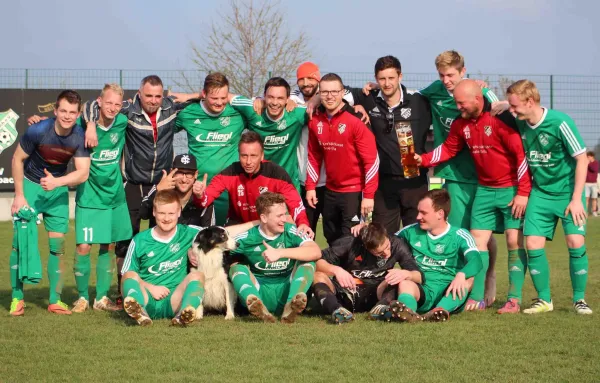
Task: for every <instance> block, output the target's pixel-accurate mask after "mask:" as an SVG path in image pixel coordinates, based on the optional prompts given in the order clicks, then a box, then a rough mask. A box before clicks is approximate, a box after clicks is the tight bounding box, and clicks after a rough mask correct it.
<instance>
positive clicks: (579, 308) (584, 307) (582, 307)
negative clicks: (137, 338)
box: [11, 299, 592, 315]
mask: <svg viewBox="0 0 600 383" xmlns="http://www.w3.org/2000/svg"><path fill="white" fill-rule="evenodd" d="M11 308H12V305H11ZM573 308H574V309H575V312H576V313H577V314H580V315H590V314H592V309H591V308H590V306H588V304H587V303H586V301H585V300H583V299H580V300H578V301H577V302H575V303H573Z"/></svg>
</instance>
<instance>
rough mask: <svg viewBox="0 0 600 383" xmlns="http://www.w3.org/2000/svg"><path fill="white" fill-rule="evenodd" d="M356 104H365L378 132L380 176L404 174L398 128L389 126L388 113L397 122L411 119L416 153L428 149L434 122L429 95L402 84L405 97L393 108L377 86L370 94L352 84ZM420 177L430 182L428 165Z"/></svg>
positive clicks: (351, 89) (371, 125)
mask: <svg viewBox="0 0 600 383" xmlns="http://www.w3.org/2000/svg"><path fill="white" fill-rule="evenodd" d="M348 90H349V91H350V92H351V94H352V98H353V101H354V104H355V105H361V106H363V107H364V108H365V110H366V111H367V113H368V114H369V118H370V119H371V124H370V129H371V131H372V132H373V134H374V135H375V141H376V142H377V151H378V153H379V161H381V162H380V164H379V176H380V177H385V176H396V177H404V171H403V169H402V164H401V162H400V147H399V146H398V139H397V138H396V134H395V132H394V131H393V130H392V131H390V129H389V128H388V126H389V122H388V118H387V115H388V114H389V113H393V114H394V122H398V121H407V122H409V123H410V125H411V129H412V132H413V140H414V143H415V152H416V153H419V154H421V153H425V152H426V151H425V143H426V142H427V133H428V131H429V128H430V126H431V109H430V107H429V102H428V101H427V99H426V98H424V97H423V96H421V95H420V94H418V93H414V94H413V93H410V92H408V91H407V90H406V87H405V86H404V85H401V90H402V95H403V100H402V103H401V104H400V105H398V106H397V107H395V108H394V109H393V110H392V111H391V112H390V111H389V107H388V105H387V103H386V102H385V100H384V99H383V98H382V97H380V96H378V95H379V93H380V92H379V90H373V91H371V92H370V93H369V95H368V96H365V94H364V93H363V92H362V89H359V88H348ZM420 174H421V175H420V179H422V181H423V182H424V183H427V169H425V168H422V169H421V172H420Z"/></svg>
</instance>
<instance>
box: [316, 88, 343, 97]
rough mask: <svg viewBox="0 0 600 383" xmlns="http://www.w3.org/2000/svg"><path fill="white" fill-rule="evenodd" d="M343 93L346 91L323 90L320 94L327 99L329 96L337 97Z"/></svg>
mask: <svg viewBox="0 0 600 383" xmlns="http://www.w3.org/2000/svg"><path fill="white" fill-rule="evenodd" d="M343 91H344V89H340V90H322V91H320V92H319V93H321V96H323V97H327V96H328V95H332V96H333V97H337V96H339V95H340V93H341V92H343Z"/></svg>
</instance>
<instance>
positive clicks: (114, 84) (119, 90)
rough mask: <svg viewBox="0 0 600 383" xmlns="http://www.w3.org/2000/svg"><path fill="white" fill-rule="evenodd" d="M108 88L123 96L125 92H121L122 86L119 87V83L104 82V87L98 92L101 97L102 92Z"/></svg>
mask: <svg viewBox="0 0 600 383" xmlns="http://www.w3.org/2000/svg"><path fill="white" fill-rule="evenodd" d="M108 90H112V91H113V92H115V93H116V94H118V95H119V96H121V97H123V95H124V94H125V92H123V88H121V85H119V84H116V83H112V84H104V88H102V92H100V97H103V96H104V93H105V92H106V91H108Z"/></svg>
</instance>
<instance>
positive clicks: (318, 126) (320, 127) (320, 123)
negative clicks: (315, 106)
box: [317, 121, 323, 134]
mask: <svg viewBox="0 0 600 383" xmlns="http://www.w3.org/2000/svg"><path fill="white" fill-rule="evenodd" d="M317 133H318V134H322V133H323V122H322V121H319V123H318V124H317Z"/></svg>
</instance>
